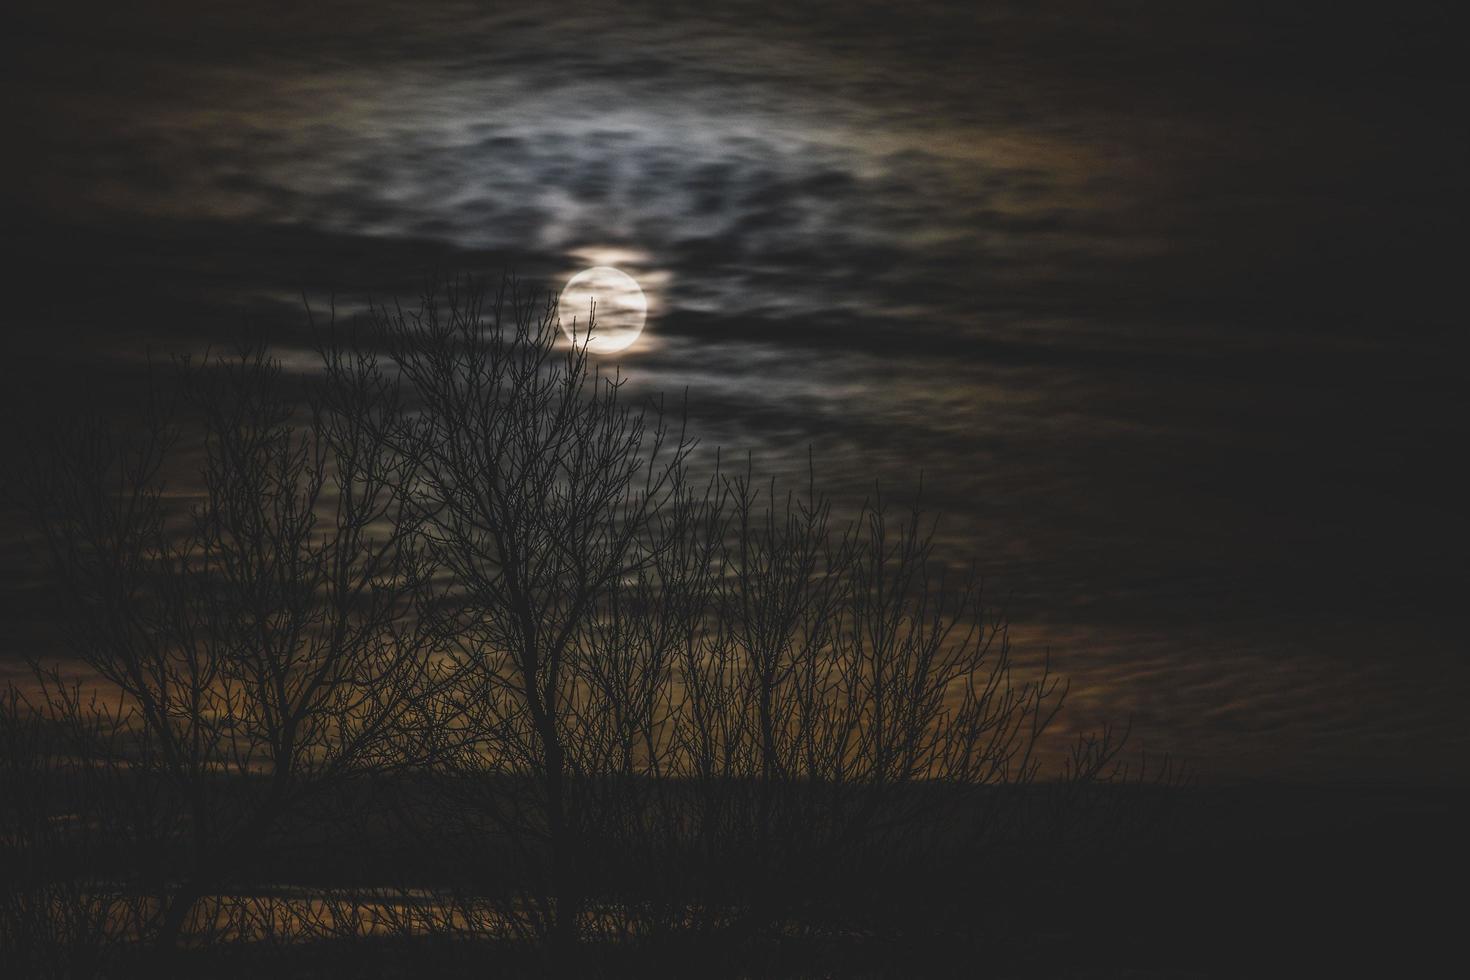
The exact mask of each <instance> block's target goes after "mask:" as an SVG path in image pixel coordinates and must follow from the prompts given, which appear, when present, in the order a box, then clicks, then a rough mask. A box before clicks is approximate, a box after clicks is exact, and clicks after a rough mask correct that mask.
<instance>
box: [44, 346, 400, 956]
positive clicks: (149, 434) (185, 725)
mask: <svg viewBox="0 0 1470 980" xmlns="http://www.w3.org/2000/svg"><path fill="white" fill-rule="evenodd" d="M323 355H324V358H325V361H326V365H327V369H328V373H329V375H330V378H331V380H332V382H333V383H332V384H330V385H327V386H324V387H318V388H314V389H313V390H312V391H311V392H310V393H309V395H308V398H309V404H310V418H309V424H308V425H306V426H300V425H298V424H297V417H298V414H297V411H296V410H295V409H294V408H293V405H292V402H291V400H290V398H291V396H290V393H288V392H287V391H286V390H285V389H286V385H287V382H288V380H289V379H287V378H286V377H285V376H284V375H283V372H282V371H281V369H280V367H279V365H278V364H276V363H275V362H274V361H272V360H271V359H270V358H269V357H268V356H267V354H266V351H265V350H264V348H263V347H260V346H256V347H252V348H247V349H244V350H242V351H241V352H240V353H239V354H238V355H237V356H234V357H217V358H216V357H208V358H206V359H205V360H203V361H202V362H199V363H197V364H190V363H188V362H181V364H180V369H179V371H178V374H177V380H179V381H180V382H182V386H183V391H184V392H185V405H186V406H187V408H188V409H189V413H188V414H187V415H186V416H182V417H183V418H185V419H186V421H187V423H188V424H187V425H181V424H180V422H179V419H180V418H181V415H180V413H179V412H178V410H177V406H176V405H164V404H163V402H162V400H161V399H155V401H154V402H153V404H152V406H151V410H150V412H149V414H148V417H147V418H146V419H144V420H143V423H142V425H141V426H139V427H138V429H137V431H135V432H132V433H127V434H118V433H116V432H113V431H112V430H110V429H109V427H108V426H107V425H105V424H101V423H100V422H98V421H96V420H91V421H89V422H86V423H81V424H78V425H76V426H74V427H72V428H71V429H69V430H68V431H65V432H63V433H62V434H61V435H60V437H59V438H58V440H57V441H56V443H55V444H53V445H51V446H49V447H46V448H47V451H45V452H44V453H38V454H36V455H35V457H34V458H35V465H34V468H33V471H32V481H31V486H30V490H31V493H30V495H29V496H30V500H31V503H32V507H33V512H34V513H35V514H36V516H37V518H38V524H39V525H40V527H41V528H42V529H43V531H44V533H45V540H46V543H47V546H48V551H49V555H50V558H51V565H52V569H53V571H54V573H55V575H56V579H57V582H58V584H59V586H60V588H61V589H62V590H63V593H64V596H65V600H66V626H67V630H68V634H69V636H68V639H69V641H70V644H69V646H70V650H71V653H72V655H73V656H74V657H75V658H76V659H77V661H79V662H80V663H81V664H82V665H84V666H85V667H86V668H88V669H89V670H90V671H91V672H92V673H94V674H95V675H96V676H97V677H98V678H100V679H101V680H102V681H103V682H105V683H106V684H108V685H110V686H112V687H113V688H114V689H115V690H117V691H118V692H120V695H121V698H122V711H123V712H124V715H125V718H126V721H127V722H128V723H130V724H135V725H136V726H137V727H138V728H139V729H140V730H141V733H142V737H143V738H145V739H146V741H147V743H148V744H149V745H150V746H151V748H152V751H151V752H150V753H149V754H148V755H147V756H146V757H144V758H133V759H127V760H118V759H116V757H115V755H114V754H113V753H112V751H111V747H110V746H108V745H104V744H94V745H92V746H90V747H87V748H86V749H84V751H90V752H93V753H95V754H97V755H98V756H99V757H103V758H112V759H113V760H114V761H115V762H117V763H118V764H125V765H127V766H129V767H130V768H133V769H139V770H143V771H152V772H157V773H158V774H160V775H162V776H163V777H164V779H165V781H166V784H167V786H168V787H169V789H170V791H171V793H172V794H173V796H172V798H173V801H174V805H175V806H176V807H177V809H178V810H179V812H180V813H181V814H182V815H183V817H184V822H185V824H186V827H187V841H188V845H187V850H186V851H185V854H184V855H182V856H181V857H180V861H179V863H178V864H177V866H175V867H174V868H173V870H172V871H171V872H170V873H169V875H168V878H169V879H170V880H169V881H168V882H167V884H166V888H165V892H164V894H163V896H162V900H161V904H160V908H159V910H158V914H157V915H156V917H155V918H154V921H152V922H151V923H150V924H149V930H148V931H149V934H150V935H152V937H153V939H154V941H155V942H156V944H157V945H159V946H160V947H163V948H168V947H171V946H173V945H174V944H175V943H176V942H177V941H178V939H179V937H180V935H181V933H182V932H183V931H184V929H185V928H186V927H187V926H188V925H189V924H190V922H191V916H192V914H193V913H194V912H195V910H196V906H197V905H198V903H199V901H200V900H201V899H202V898H203V897H205V896H207V895H208V894H210V893H211V891H212V890H214V889H217V888H219V887H221V886H223V885H225V884H227V883H229V882H231V881H233V880H235V879H237V878H238V877H239V876H241V875H245V874H247V873H248V871H249V869H250V867H251V864H252V862H253V861H255V860H258V859H259V858H260V857H261V856H262V854H263V853H264V852H265V851H266V850H267V849H268V848H269V847H270V846H271V843H272V842H273V841H276V840H278V839H279V835H280V834H282V833H283V832H284V831H285V830H286V828H287V827H288V826H289V824H290V822H291V821H292V820H294V819H297V818H298V817H299V816H300V814H301V812H302V809H303V807H304V806H305V805H306V804H307V803H308V802H309V801H310V800H311V799H312V798H313V797H315V796H317V795H318V794H320V793H321V792H322V791H323V790H324V789H325V788H326V787H329V786H330V785H332V784H333V783H334V782H335V781H339V780H341V779H342V778H345V777H346V776H348V775H350V774H352V773H354V772H356V771H360V770H361V769H363V768H365V767H371V766H375V765H377V764H379V763H380V762H381V761H382V758H383V751H384V746H385V744H386V736H387V735H388V734H389V733H390V732H391V730H392V729H393V726H394V725H395V724H396V723H397V720H398V713H399V703H400V699H399V698H398V692H400V691H401V690H402V688H403V687H404V685H405V684H406V683H407V681H408V679H409V678H410V677H411V675H412V674H414V673H415V672H416V671H417V670H418V669H419V668H420V665H421V662H422V655H423V653H424V651H425V649H426V645H425V643H424V637H423V635H422V633H421V632H420V631H419V629H418V626H417V622H418V618H417V617H416V616H415V615H414V609H413V600H414V596H415V595H416V594H417V593H418V592H419V591H420V586H421V583H422V582H423V581H424V580H425V579H426V578H427V566H425V565H424V563H423V562H422V561H421V559H420V556H419V555H418V553H417V552H416V550H415V548H414V546H413V540H414V538H413V527H412V524H411V522H410V521H408V520H405V511H404V508H403V498H402V496H401V494H400V491H399V489H398V488H400V487H403V486H406V485H407V484H408V483H409V482H410V481H409V480H408V479H406V475H405V473H404V472H403V470H402V469H401V467H402V466H403V465H404V461H403V458H402V457H400V456H397V455H396V454H390V453H388V452H387V451H386V448H387V447H386V443H385V438H386V436H385V433H386V432H387V431H389V429H390V428H391V424H392V422H393V419H394V418H395V417H396V415H397V413H398V412H399V411H400V406H399V404H398V401H397V396H396V391H395V389H394V386H393V384H392V383H391V382H390V381H389V380H388V379H387V378H386V377H385V376H384V375H383V374H382V373H381V372H380V371H379V370H378V368H377V365H376V363H375V362H374V361H373V360H372V359H371V358H369V357H365V356H351V357H349V356H346V355H344V354H343V353H342V352H341V351H340V350H338V349H336V348H333V347H330V346H328V347H324V348H323ZM157 390H160V391H161V390H162V386H161V385H159V386H158V389H157ZM189 426H192V428H190V427H189ZM181 433H188V434H190V435H197V438H198V440H199V447H198V450H197V452H196V453H194V454H193V455H194V463H195V465H196V466H197V482H196V483H194V484H193V485H191V484H190V483H189V482H188V481H187V480H180V481H178V482H177V483H175V482H173V481H170V480H168V479H166V477H175V478H176V479H177V474H179V473H180V472H183V473H187V472H188V469H189V465H188V463H186V462H184V461H183V460H181V458H180V457H181V456H183V455H184V453H183V452H182V451H181V450H182V448H183V440H182V439H181ZM175 486H181V489H180V490H175V489H174V487H175ZM181 495H182V496H183V497H184V505H183V506H172V505H173V504H175V502H176V500H177V498H178V497H179V496H181ZM40 673H41V677H42V679H43V681H44V682H45V690H46V695H47V698H48V707H49V709H50V711H51V713H52V714H53V715H55V716H57V717H61V718H65V719H70V720H72V721H73V722H75V723H77V724H78V726H79V727H80V728H81V729H83V730H85V729H87V728H88V717H87V716H88V713H89V711H90V710H91V709H90V707H89V704H88V703H84V702H80V701H77V700H76V699H73V698H69V697H68V696H67V695H66V693H65V692H66V687H65V685H64V683H63V680H62V676H61V673H60V668H59V667H57V666H55V665H52V666H51V667H48V668H46V669H44V670H41V671H40Z"/></svg>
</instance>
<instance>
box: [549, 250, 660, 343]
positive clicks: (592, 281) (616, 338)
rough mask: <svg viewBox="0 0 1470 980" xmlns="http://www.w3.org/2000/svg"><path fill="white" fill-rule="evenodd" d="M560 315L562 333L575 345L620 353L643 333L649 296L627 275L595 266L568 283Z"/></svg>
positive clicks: (559, 306) (559, 303)
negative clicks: (588, 324)
mask: <svg viewBox="0 0 1470 980" xmlns="http://www.w3.org/2000/svg"><path fill="white" fill-rule="evenodd" d="M556 312H557V316H558V317H559V318H560V320H561V329H562V333H564V334H566V335H567V339H568V340H570V341H571V342H572V343H574V344H586V345H587V350H588V351H590V352H591V353H593V354H616V353H617V352H618V351H620V350H626V349H627V348H628V347H629V346H631V345H632V343H633V341H635V340H637V339H638V335H639V334H641V333H642V332H643V324H644V321H646V320H647V319H648V297H646V296H644V295H643V290H642V288H640V287H639V285H638V282H637V280H635V279H634V278H633V277H632V276H630V275H628V274H627V273H626V272H623V271H622V270H621V269H615V268H613V267H612V266H610V265H595V266H593V267H592V268H590V269H583V270H582V271H581V272H579V273H577V274H576V275H575V276H572V278H571V279H569V280H567V284H566V286H565V287H563V289H562V291H561V299H560V301H558V303H557V309H556ZM589 318H590V319H591V321H592V331H591V334H590V335H589V334H588V331H587V323H588V320H589Z"/></svg>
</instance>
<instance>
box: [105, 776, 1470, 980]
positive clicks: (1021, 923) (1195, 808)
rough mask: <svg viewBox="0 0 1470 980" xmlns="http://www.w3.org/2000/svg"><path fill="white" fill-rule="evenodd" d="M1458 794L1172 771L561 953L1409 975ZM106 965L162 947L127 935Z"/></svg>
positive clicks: (1445, 940) (1453, 881)
mask: <svg viewBox="0 0 1470 980" xmlns="http://www.w3.org/2000/svg"><path fill="white" fill-rule="evenodd" d="M1150 805H1151V806H1152V804H1150ZM1463 816H1464V808H1463V796H1462V794H1460V793H1458V792H1454V791H1450V790H1445V789H1423V788H1404V787H1390V786H1383V785H1352V786H1348V785H1343V786H1332V787H1315V788H1306V787H1299V786H1282V785H1249V786H1239V787H1231V788H1195V789H1187V790H1179V791H1176V792H1175V795H1174V798H1173V803H1172V804H1171V806H1170V807H1169V810H1168V813H1167V815H1166V818H1165V819H1162V820H1158V819H1154V818H1153V817H1151V818H1150V822H1149V824H1148V825H1147V826H1146V827H1144V825H1143V824H1133V825H1131V826H1130V827H1129V828H1127V830H1126V832H1124V833H1122V834H1119V833H1118V832H1117V830H1116V828H1115V829H1114V830H1111V831H1109V832H1108V833H1107V834H1105V835H1102V836H1099V837H1095V838H1094V837H1090V836H1089V833H1088V830H1087V828H1084V827H1076V828H1074V834H1073V836H1072V837H1071V843H1070V844H1068V845H1065V846H1057V845H1055V844H1052V845H1049V846H1047V847H1046V848H1037V847H1029V846H1017V847H1012V848H1006V847H997V848H994V849H991V850H990V852H989V853H986V854H984V855H980V854H970V855H968V856H960V855H955V856H953V857H952V858H951V859H949V860H948V861H941V862H938V863H930V862H925V864H924V866H923V867H914V868H911V869H908V870H907V871H905V869H902V868H890V869H888V870H886V871H885V872H884V873H883V875H882V876H881V878H882V880H874V878H875V877H877V876H869V875H866V874H865V873H864V870H863V869H861V868H846V869H835V870H834V869H826V870H821V871H819V870H815V869H813V870H812V871H811V872H809V873H811V874H822V875H827V876H828V877H827V879H826V880H823V881H819V882H814V881H810V880H807V881H802V880H797V879H798V877H799V874H800V873H798V872H796V871H795V870H793V871H792V879H791V881H790V886H791V889H792V894H798V893H800V894H803V895H804V896H806V898H805V899H804V900H806V901H810V900H811V897H812V896H819V898H818V901H817V902H816V903H814V904H812V905H810V906H808V911H807V913H806V914H807V918H808V919H809V920H810V922H811V928H810V929H809V930H803V929H802V928H801V927H798V928H796V929H795V930H792V931H791V932H790V933H789V934H787V935H784V936H779V937H777V936H772V935H769V934H766V935H763V936H756V935H750V934H746V933H742V931H741V930H740V929H739V927H738V925H731V926H730V927H727V928H709V929H705V930H703V931H696V930H684V929H673V930H668V931H666V932H663V933H660V932H658V931H657V930H654V931H653V932H652V933H651V934H649V935H645V936H644V937H642V938H638V939H616V938H603V939H600V940H591V941H585V942H583V943H582V944H581V946H580V948H579V950H578V952H577V954H576V958H575V960H574V961H573V962H570V963H564V964H560V965H559V966H558V967H557V969H558V971H559V972H562V973H564V974H567V975H575V976H589V977H591V976H637V977H645V976H647V977H671V978H672V977H729V978H735V977H782V978H786V977H791V978H795V977H919V976H936V977H948V976H956V977H958V976H966V977H969V976H994V977H1075V978H1081V977H1095V978H1101V977H1260V976H1291V977H1297V976H1300V977H1308V976H1345V975H1365V974H1377V975H1383V976H1391V975H1416V974H1418V975H1422V974H1423V971H1424V970H1425V969H1426V968H1427V967H1428V966H1430V965H1431V964H1435V963H1437V962H1440V961H1441V958H1442V957H1443V955H1444V954H1445V952H1447V951H1449V949H1450V947H1451V945H1452V943H1453V941H1454V937H1455V935H1456V933H1457V930H1458V929H1459V927H1460V921H1459V910H1458V905H1457V902H1456V900H1454V896H1455V895H1456V894H1457V892H1458V890H1459V889H1460V888H1461V886H1462V885H1463V881H1464V870H1465V868H1466V863H1465V858H1466V845H1465V842H1464V839H1463V836H1462V834H1461V831H1462V829H1463ZM1139 829H1143V830H1144V831H1145V832H1144V833H1142V834H1134V833H1133V831H1137V830H1139ZM393 850H394V849H393V848H392V847H391V846H390V845H388V844H387V842H383V841H376V842H369V843H368V844H367V845H366V846H363V847H361V848H353V849H352V852H353V855H354V856H353V857H352V858H351V860H350V861H349V862H348V863H347V864H345V865H340V866H336V867H328V866H326V865H322V864H317V863H314V862H312V861H310V860H304V859H300V858H296V859H291V858H287V859H283V866H282V867H281V868H279V869H273V870H276V871H278V872H279V873H280V874H281V876H282V877H283V878H288V879H289V878H290V877H291V872H290V870H289V867H290V866H293V865H294V866H295V867H296V868H297V869H298V875H297V877H298V878H299V879H312V878H321V877H323V876H326V877H329V878H330V879H333V880H332V882H331V883H330V887H332V888H338V889H341V888H344V887H345V888H350V887H351V886H350V885H347V884H344V883H347V882H350V881H352V880H357V881H359V882H363V883H366V882H368V881H370V880H371V879H372V877H374V876H375V875H376V874H386V875H388V876H390V877H395V878H398V879H399V880H402V878H403V875H404V873H405V870H406V869H405V868H404V867H403V865H402V862H403V861H404V860H406V859H407V852H403V851H400V852H399V853H397V854H394V853H393ZM318 853H320V852H318ZM333 863H334V864H335V862H333ZM625 867H628V866H625ZM631 867H634V868H636V865H633V866H631ZM624 873H636V871H627V870H625V872H624ZM726 873H730V874H735V875H738V874H740V871H739V869H730V870H729V871H727V872H726ZM801 873H808V872H801ZM297 883H298V884H300V885H305V886H311V885H314V884H321V882H320V881H317V882H313V881H310V880H300V881H299V882H297ZM430 887H432V886H430ZM820 896H826V898H825V899H823V898H820ZM823 901H826V902H829V903H830V904H831V905H832V909H831V910H830V911H832V913H833V914H832V916H831V921H832V922H838V921H841V922H846V923H852V922H861V921H862V917H861V907H862V906H864V905H868V906H870V907H871V908H872V909H874V910H880V909H881V910H882V917H881V920H878V921H872V922H870V923H869V925H868V926H866V927H859V928H851V927H844V928H845V930H846V931H844V930H842V929H833V928H830V927H828V925H827V924H824V923H823V922H822V921H821V920H822V919H824V918H826V917H827V916H826V912H827V911H828V910H826V909H823V908H822V907H821V903H822V902H823ZM839 907H841V909H840V912H839ZM855 911H856V913H857V914H854V912H855ZM531 950H532V947H531V946H529V945H526V944H523V943H517V942H515V941H513V940H488V939H478V940H474V939H464V938H451V937H450V936H449V935H447V934H441V935H437V936H417V937H414V936H392V935H389V936H374V937H358V938H339V939H329V940H317V941H310V942H285V941H272V942H249V943H246V942H238V941H237V942H229V943H216V944H213V945H210V946H206V947H203V948H193V949H185V950H182V951H180V952H179V953H177V954H176V956H177V959H176V961H175V963H174V966H175V967H176V968H177V970H178V972H179V973H180V974H181V975H184V976H198V977H256V976H269V977H273V978H277V980H286V978H296V977H301V978H305V977H384V978H387V977H429V976H446V977H458V976H464V977H470V976H474V977H485V976H510V977H518V976H538V975H544V974H545V973H546V972H547V970H548V969H549V965H548V963H547V962H546V960H545V959H544V958H543V957H542V955H541V954H538V953H535V952H532V951H531ZM1450 962H1453V960H1451V961H1450ZM121 969H122V970H123V971H124V972H125V973H131V974H142V975H156V974H157V973H159V972H160V969H161V968H160V967H159V965H158V964H157V963H155V962H152V961H149V962H146V963H145V961H144V960H142V959H134V958H131V957H130V958H129V959H128V960H127V961H126V962H125V963H124V964H122V965H121ZM170 972H172V971H170Z"/></svg>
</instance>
